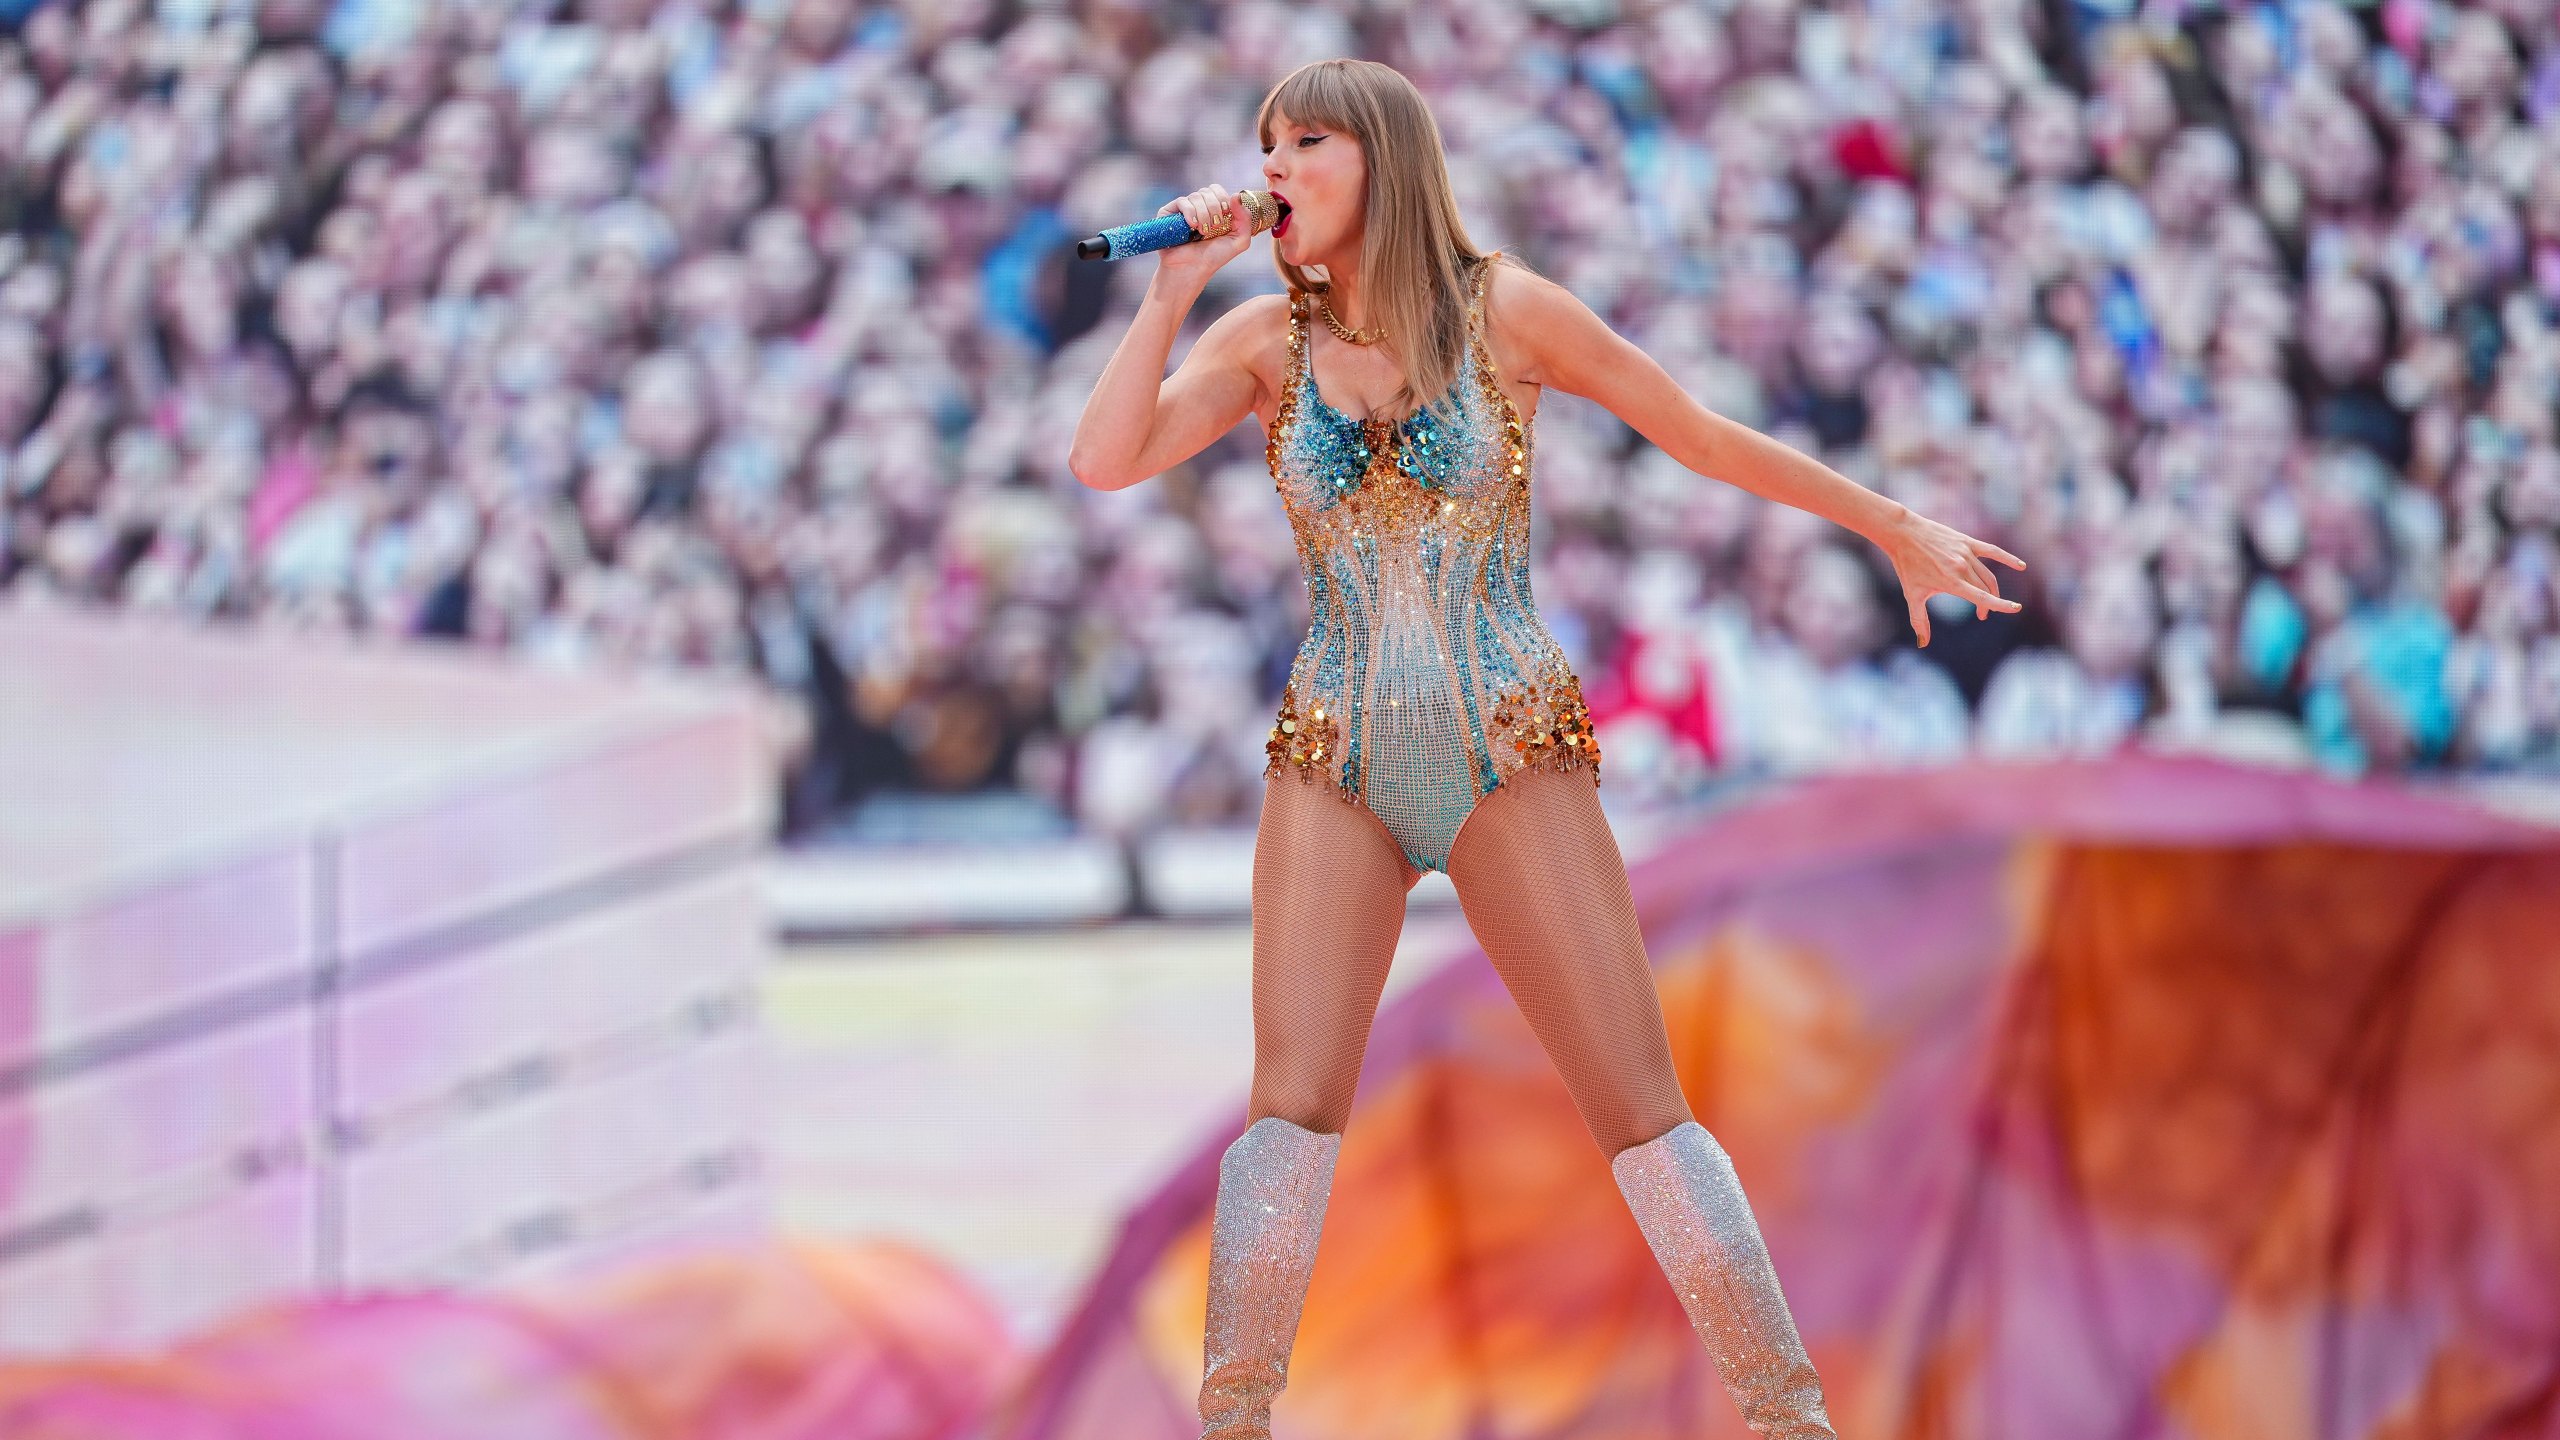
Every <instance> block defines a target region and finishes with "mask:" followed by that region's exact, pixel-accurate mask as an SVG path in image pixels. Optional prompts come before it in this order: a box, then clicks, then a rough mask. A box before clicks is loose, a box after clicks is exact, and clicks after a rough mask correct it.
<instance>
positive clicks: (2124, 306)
mask: <svg viewBox="0 0 2560 1440" xmlns="http://www.w3.org/2000/svg"><path fill="white" fill-rule="evenodd" d="M2098 325H2099V328H2101V329H2103V330H2104V331H2105V332H2106V335H2107V339H2108V341H2109V342H2111V343H2112V344H2114V346H2115V347H2116V353H2118V354H2120V355H2122V356H2123V357H2124V364H2125V370H2126V371H2127V373H2129V374H2130V375H2132V376H2133V377H2134V378H2136V379H2140V378H2141V377H2142V376H2144V375H2146V374H2148V373H2150V370H2151V365H2152V362H2153V360H2154V359H2155V358H2156V357H2157V356H2158V355H2159V353H2160V332H2159V331H2158V330H2157V329H2155V328H2154V327H2153V326H2152V324H2151V312H2150V311H2149V310H2148V309H2145V308H2144V306H2143V304H2142V291H2141V290H2140V289H2138V288H2136V287H2135V285H2134V283H2133V276H2132V275H2131V274H2130V273H2128V272H2127V271H2126V270H2125V268H2124V267H2123V266H2121V265H2111V266H2109V267H2108V268H2107V273H2106V278H2105V279H2104V280H2102V281H2100V282H2099V285H2098Z"/></svg>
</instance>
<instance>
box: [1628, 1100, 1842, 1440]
mask: <svg viewBox="0 0 2560 1440" xmlns="http://www.w3.org/2000/svg"><path fill="white" fill-rule="evenodd" d="M1609 1169H1610V1171H1611V1173H1613V1174H1614V1175H1616V1176H1617V1180H1618V1189H1619V1191H1620V1192H1621V1193H1622V1194H1624V1195H1625V1196H1626V1198H1627V1208H1628V1209H1630V1210H1632V1211H1634V1212H1635V1217H1636V1224H1637V1225H1638V1226H1639V1227H1640V1228H1642V1229H1643V1231H1644V1238H1645V1242H1646V1243H1647V1244H1649V1245H1651V1246H1652V1247H1653V1255H1654V1258H1655V1259H1656V1260H1659V1261H1660V1262H1661V1263H1662V1273H1663V1274H1664V1276H1666V1277H1667V1278H1668V1279H1669V1280H1670V1281H1671V1288H1672V1289H1674V1290H1676V1291H1678V1292H1679V1295H1680V1305H1681V1308H1682V1309H1684V1310H1686V1311H1687V1312H1688V1315H1689V1324H1690V1326H1691V1328H1693V1329H1695V1330H1696V1331H1697V1332H1698V1338H1699V1339H1700V1340H1701V1341H1703V1342H1705V1344H1706V1347H1707V1353H1708V1354H1709V1355H1711V1356H1713V1357H1714V1359H1715V1363H1716V1372H1717V1373H1718V1374H1719V1375H1721V1376H1722V1377H1723V1378H1724V1386H1725V1392H1726V1393H1727V1394H1729V1395H1731V1396H1732V1397H1733V1402H1734V1404H1735V1406H1737V1407H1738V1408H1739V1409H1740V1410H1741V1411H1742V1418H1743V1420H1744V1422H1745V1423H1746V1424H1748V1425H1749V1426H1750V1427H1751V1431H1752V1433H1753V1434H1755V1435H1762V1436H1766V1437H1769V1440H1836V1436H1835V1434H1834V1432H1833V1430H1832V1428H1831V1420H1830V1417H1829V1416H1828V1415H1826V1414H1825V1413H1824V1411H1823V1404H1822V1381H1821V1379H1820V1378H1819V1377H1817V1376H1816V1375H1815V1374H1814V1373H1813V1362H1812V1360H1810V1359H1809V1358H1807V1357H1806V1355H1805V1351H1804V1342H1803V1341H1802V1340H1801V1339H1800V1338H1798V1336H1797V1334H1796V1324H1795V1319H1794V1317H1792V1316H1790V1315H1789V1314H1788V1313H1787V1302H1786V1297H1785V1296H1784V1295H1782V1294H1780V1293H1779V1290H1778V1274H1777V1271H1776V1270H1775V1269H1774V1268H1772V1267H1771V1265H1770V1264H1769V1251H1768V1248H1767V1247H1766V1246H1765V1245H1763V1244H1762V1243H1761V1239H1760V1226H1759V1223H1758V1222H1757V1221H1755V1220H1753V1219H1752V1218H1751V1206H1750V1205H1749V1203H1747V1202H1746V1201H1745V1200H1744V1199H1743V1197H1742V1183H1741V1181H1740V1180H1738V1179H1736V1178H1735V1176H1734V1173H1733V1161H1732V1160H1731V1159H1729V1158H1728V1157H1727V1156H1726V1155H1725V1153H1724V1147H1723V1146H1721V1145H1718V1144H1717V1143H1716V1140H1715V1137H1714V1136H1712V1135H1710V1134H1708V1133H1707V1128H1706V1127H1705V1126H1703V1125H1701V1124H1699V1123H1698V1122H1697V1121H1695V1120H1686V1121H1682V1122H1681V1123H1680V1124H1678V1125H1676V1126H1674V1127H1672V1128H1671V1129H1670V1130H1668V1131H1666V1132H1664V1133H1663V1134H1661V1135H1657V1136H1655V1137H1654V1138H1653V1139H1651V1140H1647V1141H1645V1142H1644V1143H1643V1144H1641V1145H1630V1146H1628V1147H1627V1148H1626V1149H1624V1150H1621V1151H1619V1152H1618V1154H1617V1156H1616V1158H1614V1159H1612V1160H1611V1161H1610V1162H1609Z"/></svg>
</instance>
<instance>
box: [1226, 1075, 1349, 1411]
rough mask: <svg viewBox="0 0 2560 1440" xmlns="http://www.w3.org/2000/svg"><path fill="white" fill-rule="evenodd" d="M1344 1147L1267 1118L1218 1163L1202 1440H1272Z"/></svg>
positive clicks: (1325, 1134)
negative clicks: (1276, 1400) (1274, 1413)
mask: <svg viewBox="0 0 2560 1440" xmlns="http://www.w3.org/2000/svg"><path fill="white" fill-rule="evenodd" d="M1341 1149H1342V1135H1341V1133H1340V1132H1338V1131H1321V1130H1309V1129H1306V1128H1305V1127H1303V1126H1300V1125H1296V1124H1292V1123H1291V1122H1289V1121H1287V1120H1283V1119H1281V1118H1280V1117H1279V1116H1277V1115H1265V1116H1264V1117H1262V1118H1261V1119H1259V1120H1256V1121H1255V1122H1253V1124H1252V1125H1251V1126H1249V1127H1247V1129H1246V1130H1245V1132H1244V1134H1242V1135H1240V1136H1238V1137H1237V1138H1236V1142H1235V1143H1234V1144H1232V1145H1230V1146H1228V1147H1227V1153H1226V1154H1225V1155H1224V1156H1223V1157H1221V1158H1220V1159H1219V1161H1218V1201H1217V1215H1216V1218H1215V1220H1214V1221H1213V1222H1212V1225H1211V1229H1210V1238H1209V1312H1208V1326H1207V1330H1206V1333H1205V1335H1204V1336H1203V1345H1202V1349H1203V1352H1204V1353H1203V1365H1202V1374H1201V1379H1200V1436H1201V1440H1270V1435H1271V1401H1272V1399H1273V1397H1275V1396H1277V1395H1278V1394H1279V1393H1280V1391H1281V1389H1282V1387H1284V1386H1285V1385H1287V1384H1288V1381H1289V1351H1290V1349H1291V1347H1292V1346H1294V1345H1295V1344H1296V1343H1297V1339H1298V1314H1299V1312H1300V1310H1301V1309H1302V1308H1303V1307H1304V1306H1305V1305H1306V1300H1307V1281H1308V1279H1309V1278H1310V1277H1311V1276H1312V1275H1313V1274H1314V1273H1315V1265H1316V1240H1317V1238H1318V1236H1319V1235H1320V1234H1321V1233H1322V1231H1323V1229H1324V1210H1325V1202H1326V1201H1327V1200H1328V1199H1330V1198H1331V1197H1332V1194H1333V1162H1334V1158H1335V1157H1336V1156H1337V1155H1338V1154H1340V1153H1341Z"/></svg>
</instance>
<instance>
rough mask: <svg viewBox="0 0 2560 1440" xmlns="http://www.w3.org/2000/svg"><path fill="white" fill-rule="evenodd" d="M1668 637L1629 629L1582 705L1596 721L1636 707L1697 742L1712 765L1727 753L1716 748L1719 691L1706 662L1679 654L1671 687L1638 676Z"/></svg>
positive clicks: (1587, 689) (1683, 737) (1588, 688)
mask: <svg viewBox="0 0 2560 1440" xmlns="http://www.w3.org/2000/svg"><path fill="white" fill-rule="evenodd" d="M1664 643H1666V642H1664V641H1662V640H1659V639H1656V638H1654V637H1651V636H1648V635H1645V634H1644V633H1642V632H1641V631H1635V630H1630V631H1628V632H1626V634H1625V636H1624V637H1623V638H1622V639H1620V641H1619V642H1618V648H1617V653H1615V654H1613V655H1611V656H1610V657H1609V661H1608V663H1607V664H1606V665H1604V666H1602V667H1601V670H1600V673H1599V674H1598V675H1597V676H1595V677H1593V679H1592V681H1591V683H1590V684H1589V685H1587V686H1585V687H1584V690H1583V708H1584V709H1585V710H1587V711H1589V712H1590V715H1591V723H1592V724H1593V725H1595V726H1596V725H1605V724H1607V723H1608V722H1609V721H1611V720H1613V719H1615V718H1617V717H1618V716H1620V715H1626V714H1630V713H1635V712H1643V713H1645V714H1650V715H1653V716H1655V717H1657V718H1659V719H1660V720H1661V721H1662V724H1663V728H1664V729H1666V730H1667V731H1669V732H1670V734H1671V736H1672V738H1673V739H1675V740H1681V741H1686V742H1687V743H1689V744H1690V745H1692V746H1695V747H1696V748H1697V751H1698V754H1699V756H1700V757H1701V758H1703V759H1704V760H1705V761H1706V763H1707V764H1708V766H1709V767H1711V768H1712V767H1713V766H1715V765H1716V764H1718V763H1719V761H1720V760H1721V758H1722V757H1721V756H1720V755H1719V754H1718V752H1717V746H1716V707H1715V696H1714V693H1713V690H1712V687H1710V686H1709V685H1708V684H1707V675H1706V666H1705V665H1704V664H1702V663H1700V661H1699V659H1698V657H1697V656H1695V655H1693V654H1692V655H1682V656H1680V657H1679V668H1680V676H1681V683H1680V686H1679V688H1678V689H1677V690H1675V691H1671V692H1668V693H1665V692H1660V691H1656V690H1652V689H1650V688H1649V687H1648V686H1645V685H1641V684H1639V683H1638V681H1637V677H1638V676H1639V675H1641V674H1643V673H1644V669H1645V667H1646V665H1647V664H1648V663H1649V661H1650V659H1651V658H1652V657H1650V656H1649V655H1648V654H1647V652H1648V651H1649V650H1650V649H1652V647H1654V646H1657V645H1661V644H1664ZM1656 683H1658V682H1656Z"/></svg>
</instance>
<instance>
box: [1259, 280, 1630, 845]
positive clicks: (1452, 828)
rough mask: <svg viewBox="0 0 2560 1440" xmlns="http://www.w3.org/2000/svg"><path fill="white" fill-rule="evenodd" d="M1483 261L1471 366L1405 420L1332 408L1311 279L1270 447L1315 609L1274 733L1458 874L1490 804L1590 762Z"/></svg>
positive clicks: (1527, 439) (1473, 301) (1527, 441)
mask: <svg viewBox="0 0 2560 1440" xmlns="http://www.w3.org/2000/svg"><path fill="white" fill-rule="evenodd" d="M1492 269H1493V262H1492V261H1491V260H1489V259H1488V260H1486V261H1484V262H1482V263H1481V264H1479V265H1478V266H1477V267H1476V273H1475V275H1474V277H1473V284H1472V287H1471V289H1470V293H1469V296H1468V302H1467V344H1466V353H1465V356H1464V358H1463V359H1462V360H1461V362H1460V368H1459V372H1458V376H1457V379H1456V381H1455V382H1453V383H1452V384H1451V386H1450V387H1449V389H1448V390H1447V391H1446V392H1445V393H1443V394H1442V395H1441V396H1440V398H1439V399H1437V400H1435V401H1434V402H1433V403H1432V404H1431V405H1429V406H1426V407H1424V408H1423V409H1421V410H1418V411H1416V412H1415V413H1414V414H1412V415H1410V416H1407V417H1405V418H1404V419H1401V420H1390V419H1386V418H1383V417H1378V416H1371V417H1369V418H1367V419H1365V420H1355V419H1353V418H1351V417H1350V416H1348V415H1345V414H1343V413H1342V412H1341V411H1339V410H1337V409H1335V408H1334V407H1333V406H1332V405H1331V404H1329V403H1327V402H1326V400H1325V398H1324V396H1323V394H1322V393H1321V392H1320V391H1319V390H1318V388H1317V386H1316V381H1315V375H1314V372H1313V369H1312V367H1311V366H1310V365H1309V364H1308V360H1307V331H1308V323H1309V318H1310V315H1311V313H1312V311H1313V308H1314V305H1313V299H1312V297H1311V296H1309V295H1308V294H1306V293H1305V292H1303V291H1300V292H1293V293H1292V294H1291V296H1290V304H1289V347H1288V360H1287V371H1286V374H1285V375H1284V376H1283V377H1282V385H1281V398H1280V405H1279V411H1278V414H1277V417H1276V419H1275V423H1274V424H1273V425H1272V428H1271V436H1270V443H1269V447H1268V453H1269V459H1270V464H1271V477H1272V481H1273V483H1274V484H1275V485H1276V486H1277V487H1278V489H1279V491H1280V496H1281V500H1282V503H1283V504H1285V505H1286V506H1287V508H1288V512H1289V523H1290V527H1291V528H1292V529H1293V530H1294V531H1295V532H1296V535H1297V542H1298V562H1299V566H1300V569H1301V570H1302V572H1303V573H1304V576H1305V579H1306V585H1307V599H1308V606H1309V610H1310V612H1311V614H1310V620H1309V624H1308V627H1307V636H1306V639H1305V640H1304V641H1303V642H1302V643H1301V644H1300V646H1299V647H1298V654H1297V658H1296V660H1295V661H1294V662H1293V663H1292V664H1291V666H1290V670H1289V680H1288V684H1287V686H1286V687H1285V688H1284V689H1283V690H1282V692H1281V697H1280V713H1279V715H1278V716H1277V718H1276V719H1275V720H1274V722H1273V725H1272V729H1271V738H1270V740H1269V742H1268V743H1267V745H1266V746H1265V749H1266V751H1267V752H1268V754H1269V756H1270V760H1269V763H1268V765H1267V766H1266V767H1265V773H1266V774H1270V775H1278V774H1283V773H1286V770H1285V769H1284V767H1289V768H1294V769H1295V770H1296V771H1297V772H1298V773H1299V774H1300V775H1301V776H1302V777H1305V778H1308V779H1309V780H1315V779H1318V778H1321V779H1323V780H1326V781H1329V782H1330V783H1332V784H1333V785H1334V786H1336V787H1337V788H1338V790H1339V791H1340V793H1341V794H1342V796H1343V798H1345V799H1346V800H1351V801H1353V802H1355V803H1360V804H1365V805H1366V806H1367V807H1368V808H1369V810H1370V811H1371V812H1372V813H1374V814H1375V815H1376V816H1377V817H1378V819H1379V820H1380V821H1381V822H1383V823H1384V824H1385V826H1386V828H1387V832H1388V833H1389V834H1390V835H1392V836H1394V837H1395V840H1396V843H1397V844H1398V845H1399V846H1401V847H1402V848H1403V850H1404V852H1405V855H1406V858H1408V859H1409V860H1411V861H1412V862H1413V864H1414V865H1415V866H1417V867H1419V868H1421V869H1426V870H1446V869H1447V868H1448V864H1449V847H1450V844H1451V843H1452V842H1453V841H1454V840H1455V839H1456V838H1457V834H1458V827H1459V826H1460V825H1461V824H1463V823H1464V822H1465V820H1466V818H1467V815H1468V813H1469V812H1470V811H1472V810H1473V809H1474V808H1475V805H1476V802H1477V801H1478V800H1479V799H1480V798H1481V797H1483V796H1484V795H1486V794H1488V793H1490V792H1491V791H1492V790H1493V789H1494V788H1495V787H1496V786H1497V785H1499V784H1501V783H1502V782H1503V781H1504V780H1506V779H1508V778H1510V777H1511V776H1513V775H1515V774H1517V773H1519V772H1520V771H1521V770H1523V769H1526V768H1530V767H1545V768H1553V769H1579V768H1582V767H1586V766H1587V767H1590V769H1591V770H1592V772H1593V774H1594V776H1595V777H1596V775H1597V772H1598V767H1599V763H1600V751H1599V747H1598V746H1597V745H1596V744H1595V743H1594V742H1593V740H1592V736H1591V722H1590V716H1589V713H1588V712H1587V711H1586V710H1585V709H1584V707H1583V701H1582V688H1581V684H1580V682H1579V681H1578V680H1577V679H1576V677H1575V675H1574V673H1573V670H1572V668H1571V667H1570V666H1569V665H1568V664H1567V663H1566V660H1565V656H1564V652H1563V650H1562V649H1561V648H1560V647H1559V646H1558V645H1557V644H1556V641H1555V638H1554V637H1553V636H1552V635H1550V634H1549V633H1548V631H1547V627H1546V625H1545V624H1544V622H1542V621H1541V620H1540V619H1539V618H1538V614H1537V608H1536V605H1535V602H1534V601H1533V599H1532V598H1531V596H1530V593H1529V472H1530V466H1531V458H1532V448H1533V447H1532V443H1531V442H1532V436H1531V433H1530V427H1529V426H1528V425H1526V424H1524V423H1522V421H1521V419H1520V414H1519V411H1518V410H1517V409H1516V408H1515V407H1514V406H1513V405H1512V403H1511V398H1510V396H1508V395H1507V394H1505V393H1504V392H1503V390H1502V387H1501V385H1500V383H1499V382H1498V379H1497V375H1496V371H1495V367H1494V363H1493V357H1492V353H1491V351H1490V349H1489V348H1488V345H1487V342H1486V339H1485V333H1484V292H1485V285H1486V281H1487V277H1488V276H1489V275H1490V274H1491V272H1492Z"/></svg>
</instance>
